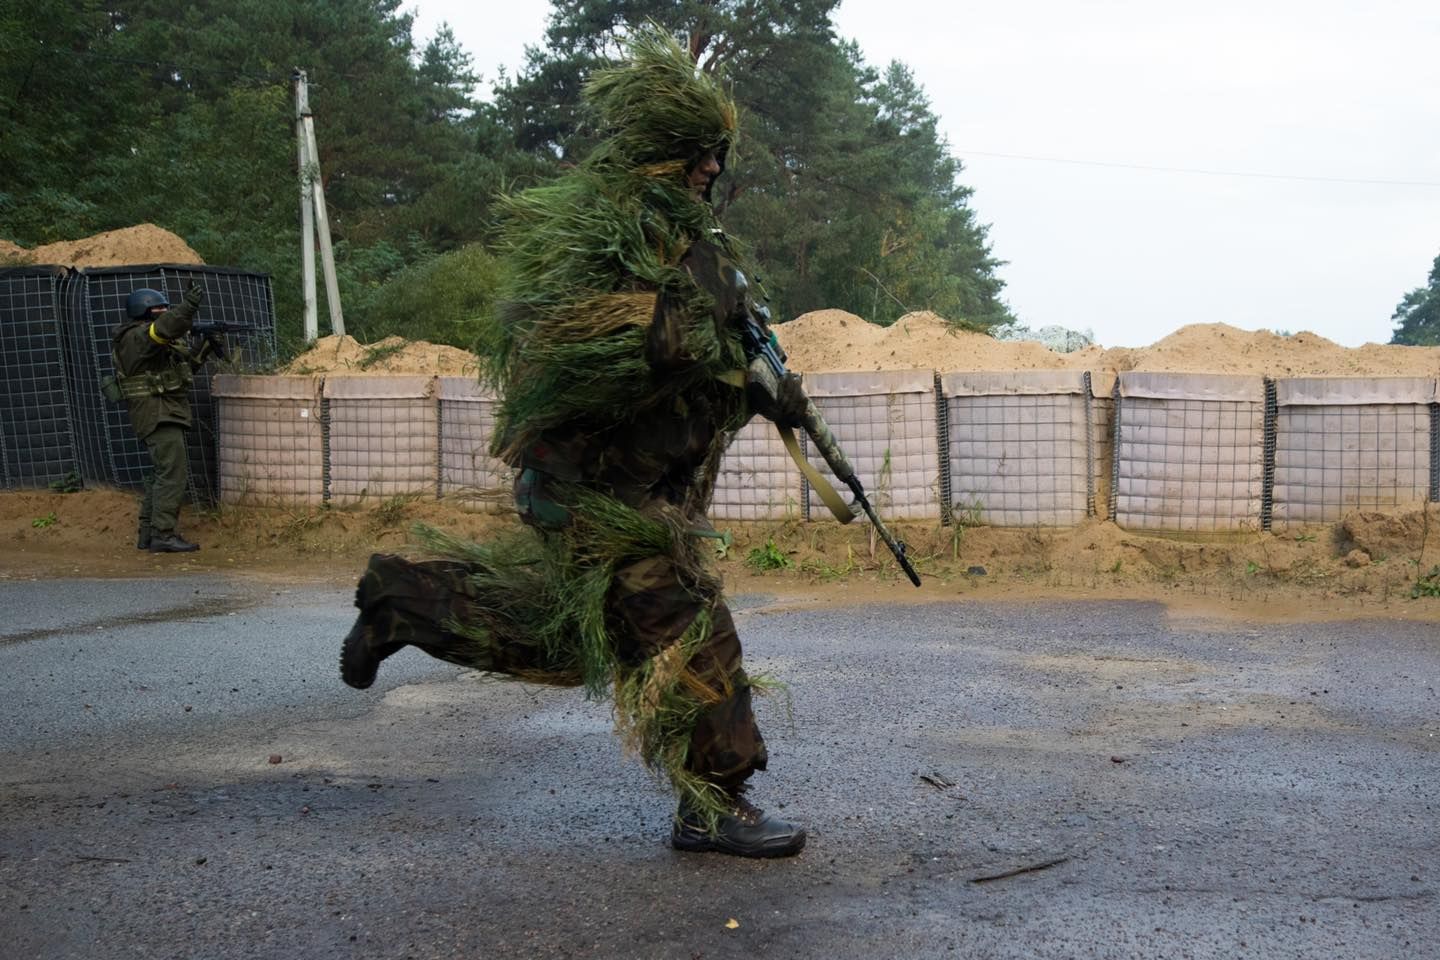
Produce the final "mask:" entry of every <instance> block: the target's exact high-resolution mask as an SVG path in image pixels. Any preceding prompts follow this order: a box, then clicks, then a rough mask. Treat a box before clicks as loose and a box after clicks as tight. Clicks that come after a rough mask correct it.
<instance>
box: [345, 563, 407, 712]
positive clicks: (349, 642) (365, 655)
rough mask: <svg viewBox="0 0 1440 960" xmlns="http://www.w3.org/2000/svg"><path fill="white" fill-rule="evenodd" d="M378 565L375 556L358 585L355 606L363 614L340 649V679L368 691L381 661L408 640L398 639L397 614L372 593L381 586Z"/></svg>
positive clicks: (357, 688) (346, 636)
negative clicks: (391, 611) (377, 570)
mask: <svg viewBox="0 0 1440 960" xmlns="http://www.w3.org/2000/svg"><path fill="white" fill-rule="evenodd" d="M374 567H375V561H374V559H373V558H372V560H371V568H370V569H369V570H366V571H365V575H364V576H362V577H361V578H360V585H359V586H358V587H356V588H355V606H357V607H359V608H360V616H358V617H356V618H355V625H354V626H353V627H351V628H350V632H349V633H347V634H346V635H345V643H344V644H343V645H342V646H341V648H340V679H341V680H344V681H345V683H346V684H348V685H349V686H352V687H354V688H355V689H356V690H364V689H365V688H366V687H368V686H370V684H372V683H374V682H375V674H376V672H377V671H378V670H379V669H380V662H381V661H382V660H384V659H385V658H386V657H388V656H390V655H391V654H392V653H398V652H400V651H401V650H402V649H404V647H405V642H404V641H401V640H396V639H395V632H396V618H395V616H394V614H393V613H390V612H389V611H387V610H385V609H384V607H383V605H382V604H381V603H380V602H379V601H378V600H377V599H376V598H374V597H373V596H371V594H373V593H375V592H378V591H379V589H380V586H381V584H380V578H379V576H378V575H376V573H375V572H374Z"/></svg>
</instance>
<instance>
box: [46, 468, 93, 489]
mask: <svg viewBox="0 0 1440 960" xmlns="http://www.w3.org/2000/svg"><path fill="white" fill-rule="evenodd" d="M84 488H85V484H84V483H83V482H81V480H80V474H78V473H76V472H75V471H74V470H71V471H70V472H69V473H67V474H65V476H63V477H61V478H60V479H59V480H51V481H50V489H51V490H54V491H55V492H56V493H79V492H80V491H81V490H83V489H84Z"/></svg>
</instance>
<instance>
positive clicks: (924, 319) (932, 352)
mask: <svg viewBox="0 0 1440 960" xmlns="http://www.w3.org/2000/svg"><path fill="white" fill-rule="evenodd" d="M775 336H776V337H777V338H778V339H779V341H780V345H781V346H782V347H783V348H784V349H785V352H786V354H788V356H789V360H788V361H787V363H786V365H787V366H789V367H790V368H791V369H793V370H797V371H800V372H802V373H803V372H806V371H817V370H917V369H918V370H942V371H948V370H1054V369H1059V368H1062V367H1065V366H1068V363H1067V357H1066V355H1064V354H1059V353H1055V352H1054V351H1052V350H1049V349H1047V348H1046V347H1043V346H1041V345H1040V344H1038V343H1033V342H1029V341H1016V342H1005V341H1000V340H996V339H994V338H993V337H989V336H986V335H985V334H981V333H971V332H969V331H966V330H959V329H956V328H954V327H951V326H949V325H948V324H946V322H945V320H944V318H942V317H940V316H939V315H937V314H934V313H930V312H928V311H920V312H917V313H907V314H905V316H903V317H901V318H900V319H899V320H897V321H895V323H894V325H892V326H889V327H878V326H876V325H875V324H873V323H867V322H866V321H865V320H864V319H862V318H861V317H857V316H855V314H853V313H846V312H845V311H844V310H816V311H814V312H813V313H806V314H802V315H801V316H799V317H796V318H795V319H794V320H791V321H790V322H789V323H782V324H779V325H777V326H776V327H775Z"/></svg>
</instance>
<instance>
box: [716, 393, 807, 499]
mask: <svg viewBox="0 0 1440 960" xmlns="http://www.w3.org/2000/svg"><path fill="white" fill-rule="evenodd" d="M800 496H801V490H800V471H799V470H797V469H796V468H795V465H794V463H792V462H791V460H790V454H789V453H787V452H786V450H785V444H784V442H783V441H782V440H781V439H780V434H779V433H778V432H776V430H775V425H774V424H773V423H771V422H770V421H768V420H762V419H760V418H759V417H757V418H755V419H754V420H751V421H750V422H749V423H747V424H745V426H743V427H741V428H740V429H739V430H738V431H736V433H735V436H734V437H733V438H732V439H731V441H730V445H729V446H728V447H726V448H725V455H724V457H723V459H721V461H720V472H719V473H718V474H717V475H716V477H715V493H714V496H713V497H712V498H711V500H710V518H711V519H712V520H787V519H793V518H798V517H799V516H800Z"/></svg>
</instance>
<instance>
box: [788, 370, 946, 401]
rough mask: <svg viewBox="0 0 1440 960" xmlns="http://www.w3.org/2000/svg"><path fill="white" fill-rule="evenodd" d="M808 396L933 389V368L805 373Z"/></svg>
mask: <svg viewBox="0 0 1440 960" xmlns="http://www.w3.org/2000/svg"><path fill="white" fill-rule="evenodd" d="M805 392H806V393H807V394H809V395H810V396H812V397H874V396H882V395H884V394H888V393H932V394H933V393H934V392H935V372H934V371H933V370H857V371H853V372H842V373H832V372H826V373H807V374H805Z"/></svg>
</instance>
